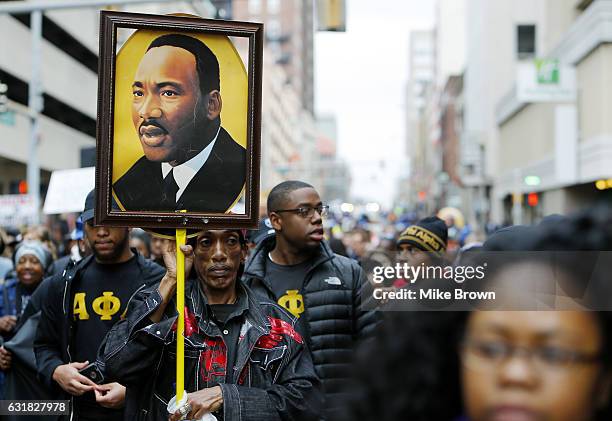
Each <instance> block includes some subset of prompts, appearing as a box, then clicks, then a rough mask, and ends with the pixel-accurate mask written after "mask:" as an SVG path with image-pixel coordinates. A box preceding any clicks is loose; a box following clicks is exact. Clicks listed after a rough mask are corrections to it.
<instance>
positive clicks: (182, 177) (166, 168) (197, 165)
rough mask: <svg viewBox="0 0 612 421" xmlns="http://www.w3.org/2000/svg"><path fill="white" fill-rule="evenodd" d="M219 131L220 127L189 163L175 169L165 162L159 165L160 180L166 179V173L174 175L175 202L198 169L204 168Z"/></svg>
mask: <svg viewBox="0 0 612 421" xmlns="http://www.w3.org/2000/svg"><path fill="white" fill-rule="evenodd" d="M220 130H221V126H219V128H218V129H217V134H216V135H215V137H214V138H213V140H212V142H210V143H209V144H208V146H206V147H205V148H204V149H202V151H201V152H200V153H199V154H197V155H196V156H194V157H193V158H191V159H190V160H189V161H186V162H183V163H182V164H180V165H177V166H176V167H173V166H172V165H170V164H168V163H167V162H162V163H161V170H162V178H166V176H167V175H168V173H169V172H170V171H172V169H173V168H174V171H173V172H172V173H173V175H174V180H175V181H176V184H177V185H178V188H179V189H178V191H177V192H176V201H177V202H178V200H179V197H181V195H182V194H183V193H184V192H185V189H186V188H187V185H188V184H189V182H190V181H191V180H192V179H193V177H195V175H196V174H197V173H198V171H200V169H201V168H202V167H203V166H204V164H205V163H206V161H208V157H209V156H210V152H211V151H212V148H213V146H215V142H216V141H217V137H219V131H220Z"/></svg>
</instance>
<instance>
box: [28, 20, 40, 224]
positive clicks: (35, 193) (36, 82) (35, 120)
mask: <svg viewBox="0 0 612 421" xmlns="http://www.w3.org/2000/svg"><path fill="white" fill-rule="evenodd" d="M30 33H31V37H32V40H31V48H32V54H31V57H32V63H31V68H32V74H31V76H30V85H29V89H28V114H29V117H30V154H29V155H30V157H29V160H28V170H27V181H28V194H29V195H30V197H31V200H32V204H33V206H34V209H35V210H36V213H35V216H34V221H32V222H33V223H34V224H39V223H40V166H39V163H38V143H39V141H40V113H41V112H42V109H43V96H42V89H41V85H42V82H41V44H42V11H40V10H33V11H32V12H31V14H30Z"/></svg>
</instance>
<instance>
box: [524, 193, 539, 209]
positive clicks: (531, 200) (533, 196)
mask: <svg viewBox="0 0 612 421" xmlns="http://www.w3.org/2000/svg"><path fill="white" fill-rule="evenodd" d="M539 202H540V198H539V197H538V194H537V193H529V194H528V195H527V204H528V205H529V206H531V207H535V206H538V203H539Z"/></svg>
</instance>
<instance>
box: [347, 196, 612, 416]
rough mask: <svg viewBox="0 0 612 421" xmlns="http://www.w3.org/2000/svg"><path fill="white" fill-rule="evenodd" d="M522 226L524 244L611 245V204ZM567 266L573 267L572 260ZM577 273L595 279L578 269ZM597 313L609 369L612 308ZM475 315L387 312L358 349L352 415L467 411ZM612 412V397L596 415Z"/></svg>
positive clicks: (559, 247)
mask: <svg viewBox="0 0 612 421" xmlns="http://www.w3.org/2000/svg"><path fill="white" fill-rule="evenodd" d="M520 231H521V233H522V235H521V242H522V244H523V248H522V250H523V251H529V250H531V251H535V250H555V251H568V252H569V251H576V250H583V251H584V250H590V251H601V250H612V209H610V208H609V207H603V208H597V209H592V210H589V211H586V212H582V213H580V214H577V215H575V216H573V217H569V218H557V219H556V220H555V221H545V223H541V224H540V225H539V226H537V227H536V228H535V229H533V230H520ZM506 234H507V233H506ZM506 234H504V235H506ZM527 236H528V237H527ZM498 240H501V241H498ZM515 240H516V238H514V236H512V235H510V236H509V237H508V241H506V240H504V239H499V238H498V239H495V241H496V243H495V248H494V249H495V251H504V250H516V241H515ZM485 249H486V244H485ZM513 263H516V261H515V260H508V264H513ZM563 268H565V269H567V270H568V271H570V269H571V267H570V265H569V264H567V265H565V266H563ZM582 269H584V268H582ZM582 269H581V268H579V269H574V272H573V273H572V274H574V275H575V274H577V273H581V272H582ZM608 273H610V272H608ZM572 278H573V279H574V280H578V281H579V282H580V281H588V279H585V278H580V277H579V276H573V277H572ZM594 314H596V315H597V316H598V320H599V325H600V326H599V327H600V330H601V333H602V337H603V347H602V356H603V360H602V364H603V370H604V373H606V374H610V373H612V312H608V311H598V312H595V313H594ZM469 315H470V313H469V312H386V313H384V316H385V319H384V321H383V323H382V324H381V326H380V327H379V329H378V332H377V336H376V338H375V339H374V340H372V341H371V342H369V343H367V344H366V345H365V346H363V347H362V348H361V349H360V350H359V352H358V354H357V361H356V368H355V383H354V385H353V386H354V388H353V389H354V390H355V391H356V392H355V394H354V395H353V396H352V397H351V402H350V404H349V405H347V407H346V408H347V409H346V414H345V415H347V417H346V418H347V419H359V420H360V421H368V420H372V421H392V420H400V419H403V420H410V421H431V420H435V421H453V420H455V419H457V418H458V417H460V416H461V415H462V414H463V411H464V410H463V407H462V392H461V385H460V372H461V367H460V361H459V352H458V350H459V345H460V342H461V340H462V338H463V335H464V332H465V326H466V322H467V320H468V317H469ZM611 419H612V402H611V400H610V399H609V400H608V404H607V406H606V407H605V408H603V409H601V410H600V411H599V412H598V413H597V414H596V416H595V418H594V420H595V421H604V420H606V421H608V420H611Z"/></svg>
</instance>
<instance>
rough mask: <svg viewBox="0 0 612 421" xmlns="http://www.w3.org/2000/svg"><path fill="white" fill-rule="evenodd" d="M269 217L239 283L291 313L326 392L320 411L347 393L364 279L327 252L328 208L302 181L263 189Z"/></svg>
mask: <svg viewBox="0 0 612 421" xmlns="http://www.w3.org/2000/svg"><path fill="white" fill-rule="evenodd" d="M267 205H268V216H269V218H270V222H271V224H272V227H273V228H274V231H275V235H274V236H271V237H268V238H266V239H264V240H263V241H262V242H261V243H260V244H259V245H258V247H257V248H256V249H255V251H254V252H253V255H252V257H251V259H250V260H249V262H248V264H247V267H246V268H245V273H244V276H243V279H244V281H245V282H246V283H247V284H248V285H249V286H250V287H251V288H252V289H253V290H254V291H255V292H258V293H261V294H263V295H265V296H267V297H269V298H271V299H273V300H275V301H276V302H278V303H279V304H280V305H281V306H283V307H285V308H286V309H287V310H288V311H289V312H291V313H292V314H293V315H294V316H296V317H297V318H298V321H299V326H298V328H300V329H301V330H302V333H303V336H305V338H306V341H307V344H308V349H309V350H310V351H311V353H312V357H313V362H314V365H315V370H316V372H317V375H318V376H319V378H320V379H321V382H322V384H323V389H324V392H325V399H326V403H325V412H326V417H327V418H328V419H335V418H336V417H335V416H334V415H335V409H336V408H339V407H340V406H341V405H342V402H343V400H344V398H345V397H346V396H347V395H348V394H349V393H350V392H351V388H350V384H349V382H350V380H349V379H350V377H351V374H352V373H351V372H352V367H351V355H352V350H353V348H354V346H355V345H356V343H357V342H358V341H359V340H360V339H362V338H365V337H367V336H370V334H371V333H373V331H374V327H375V324H376V316H375V313H373V312H372V311H361V309H360V301H361V290H362V288H363V286H364V285H365V284H366V277H365V274H364V272H363V270H362V269H361V267H360V266H359V265H358V264H357V262H356V261H354V260H351V259H348V258H346V257H343V256H339V255H337V254H334V253H333V252H332V251H331V249H330V247H329V245H328V244H327V242H326V241H325V240H324V236H323V218H324V217H325V216H326V215H327V212H328V207H327V206H325V205H323V203H322V202H321V198H320V197H319V194H318V193H317V191H316V190H315V189H314V187H312V186H311V185H310V184H307V183H304V182H302V181H285V182H283V183H280V184H279V185H277V186H276V187H274V188H273V189H272V191H270V194H269V196H268V203H267Z"/></svg>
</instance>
